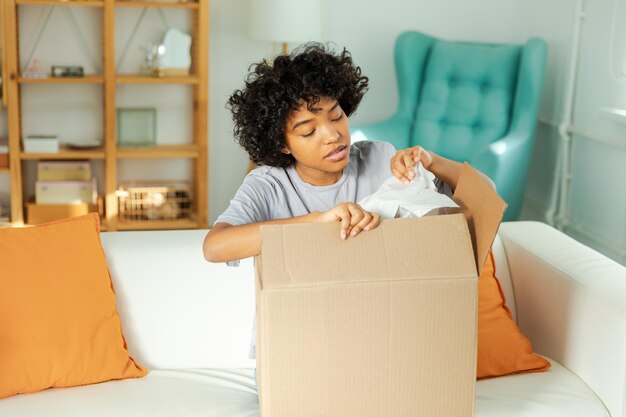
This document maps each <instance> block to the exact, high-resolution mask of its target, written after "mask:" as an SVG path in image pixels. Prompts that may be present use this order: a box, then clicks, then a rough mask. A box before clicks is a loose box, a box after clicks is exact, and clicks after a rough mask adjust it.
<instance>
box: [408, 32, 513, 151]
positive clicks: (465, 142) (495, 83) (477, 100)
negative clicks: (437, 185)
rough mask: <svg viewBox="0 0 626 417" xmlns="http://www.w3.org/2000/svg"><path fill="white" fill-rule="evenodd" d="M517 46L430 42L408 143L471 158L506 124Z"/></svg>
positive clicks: (509, 112)
mask: <svg viewBox="0 0 626 417" xmlns="http://www.w3.org/2000/svg"><path fill="white" fill-rule="evenodd" d="M520 51H521V47H519V46H509V45H487V44H476V43H466V42H447V41H434V42H432V43H431V47H430V53H429V59H428V60H427V62H426V63H425V64H424V66H425V68H424V70H423V80H422V87H421V92H420V93H421V94H420V96H419V97H418V99H417V105H416V109H415V111H416V113H415V119H414V120H415V121H414V126H413V129H412V134H411V142H412V145H413V144H420V145H422V146H423V147H425V148H426V149H429V150H432V151H434V152H436V153H437V154H439V155H441V156H444V157H446V158H451V159H454V160H459V161H463V160H471V159H472V157H473V156H474V155H475V153H476V152H477V151H478V150H480V149H484V147H485V146H487V145H488V144H489V143H491V142H494V141H496V140H498V139H500V138H502V137H503V136H504V135H505V134H506V133H507V131H508V129H509V126H510V123H511V115H512V106H513V101H514V97H515V87H516V85H517V77H518V68H519V60H520Z"/></svg>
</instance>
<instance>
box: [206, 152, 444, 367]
mask: <svg viewBox="0 0 626 417" xmlns="http://www.w3.org/2000/svg"><path fill="white" fill-rule="evenodd" d="M395 153H396V150H395V148H394V147H393V145H391V144H389V143H387V142H378V141H361V142H356V143H354V144H352V146H351V147H350V160H349V163H348V166H347V167H346V169H344V171H343V175H342V176H341V179H340V180H339V181H337V182H336V183H335V184H332V185H325V186H315V185H311V184H308V183H306V182H304V181H303V180H302V179H301V178H300V176H299V175H298V173H297V171H296V170H295V168H294V166H293V165H292V166H290V167H288V168H276V167H268V166H262V167H259V168H256V169H254V170H253V171H251V172H250V173H249V174H248V175H247V176H246V178H245V179H244V180H243V184H241V186H240V187H239V190H237V193H235V196H234V197H233V199H232V200H231V202H230V206H229V207H228V208H227V209H226V211H224V213H222V215H220V216H219V217H218V218H217V220H216V221H215V223H228V224H230V225H232V226H239V225H242V224H250V223H258V222H262V221H268V220H277V219H285V218H290V217H297V216H303V215H305V214H308V213H311V212H315V211H327V210H330V209H331V208H333V207H335V206H336V205H337V204H340V203H346V202H352V203H356V202H358V201H361V200H362V199H363V198H365V197H367V196H368V195H370V194H372V193H374V192H376V190H378V188H379V187H380V186H381V185H382V183H383V182H384V181H385V180H386V179H387V178H389V177H390V176H391V175H392V174H391V169H390V161H391V158H392V157H393V156H394V155H395ZM435 184H436V185H437V189H438V190H439V192H443V193H446V194H448V195H452V191H451V190H450V188H449V187H448V186H447V185H446V184H445V183H444V182H443V181H440V180H439V179H436V180H435ZM255 356H256V355H255V335H254V331H253V335H252V345H251V347H250V358H251V359H254V358H255Z"/></svg>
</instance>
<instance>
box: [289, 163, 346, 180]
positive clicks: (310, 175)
mask: <svg viewBox="0 0 626 417" xmlns="http://www.w3.org/2000/svg"><path fill="white" fill-rule="evenodd" d="M295 169H296V172H297V173H298V176H299V177H300V179H302V181H304V182H306V183H307V184H311V185H315V186H324V185H333V184H335V183H337V182H338V181H339V180H340V179H341V177H342V175H343V170H341V171H338V172H325V171H320V170H319V169H315V168H311V167H307V166H305V165H302V164H299V163H297V162H296V164H295ZM344 169H345V168H344Z"/></svg>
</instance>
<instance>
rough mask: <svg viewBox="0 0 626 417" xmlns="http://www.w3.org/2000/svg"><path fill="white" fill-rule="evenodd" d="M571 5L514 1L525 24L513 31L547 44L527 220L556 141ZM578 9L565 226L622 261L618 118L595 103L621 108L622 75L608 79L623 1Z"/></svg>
mask: <svg viewBox="0 0 626 417" xmlns="http://www.w3.org/2000/svg"><path fill="white" fill-rule="evenodd" d="M573 3H574V2H570V1H567V0H559V1H556V0H554V1H552V2H542V1H538V0H532V1H527V2H524V3H523V4H521V6H520V9H519V11H518V13H517V14H518V15H519V16H524V17H525V18H523V19H521V20H523V21H524V22H525V24H524V25H521V26H519V27H518V33H519V34H520V35H522V36H523V35H525V34H528V33H532V34H539V35H541V36H543V37H544V38H546V39H547V40H548V42H549V45H550V63H549V67H548V74H547V77H546V89H545V90H544V100H543V103H542V107H541V112H540V120H541V122H542V123H540V125H539V127H538V135H537V142H536V148H535V155H534V160H533V165H532V167H533V172H532V174H531V178H530V181H529V184H528V188H527V195H526V210H525V212H524V215H525V216H527V217H529V218H538V219H543V217H544V216H543V215H544V214H545V210H546V209H547V203H548V201H549V197H550V193H551V191H552V178H553V177H552V175H553V167H554V161H555V160H556V149H557V143H558V140H559V136H558V130H557V125H558V123H559V121H560V118H561V117H562V107H563V93H564V87H565V85H564V83H565V80H566V75H567V71H568V68H567V66H568V63H569V54H570V48H571V34H572V22H573V19H574V16H573V12H574V10H573V6H574V4H573ZM584 7H585V15H586V17H585V19H584V21H583V26H582V32H581V45H580V56H579V64H578V68H579V70H578V76H577V79H576V96H575V101H574V118H573V125H574V126H573V130H574V140H573V146H572V172H571V176H572V178H571V193H570V196H569V198H568V200H567V202H566V213H565V231H566V232H567V233H568V234H570V235H572V236H574V237H575V238H577V239H578V240H581V241H582V242H584V243H586V244H587V245H589V246H592V247H594V248H595V249H597V250H599V251H601V252H603V253H605V254H607V255H608V256H610V257H612V258H614V259H615V260H617V261H619V262H622V263H626V185H625V183H624V178H626V124H624V123H625V122H626V119H622V122H621V123H620V122H617V121H615V120H612V119H611V118H610V117H607V114H606V113H604V112H603V111H602V110H601V109H602V108H603V107H612V108H620V109H626V79H625V78H622V79H621V80H616V79H615V78H614V76H613V75H612V73H616V74H617V75H619V74H620V73H622V72H623V71H624V70H625V69H626V25H624V22H625V21H626V1H624V0H610V1H606V0H587V1H585V3H584ZM614 19H615V21H614ZM614 24H615V29H614V35H615V36H614V38H613V41H612V40H611V38H612V36H611V35H612V32H613V28H612V26H613V25H614ZM611 46H612V47H613V48H612V49H611ZM611 64H613V69H611V66H610V65H611Z"/></svg>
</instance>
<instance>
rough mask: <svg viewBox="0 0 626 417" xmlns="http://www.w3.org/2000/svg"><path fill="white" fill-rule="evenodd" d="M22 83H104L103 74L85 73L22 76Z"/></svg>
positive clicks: (20, 78) (20, 79)
mask: <svg viewBox="0 0 626 417" xmlns="http://www.w3.org/2000/svg"><path fill="white" fill-rule="evenodd" d="M17 81H18V82H19V83H20V84H102V83H103V82H104V78H103V77H102V75H85V76H84V77H46V78H28V77H22V76H20V77H19V78H18V80H17Z"/></svg>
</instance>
